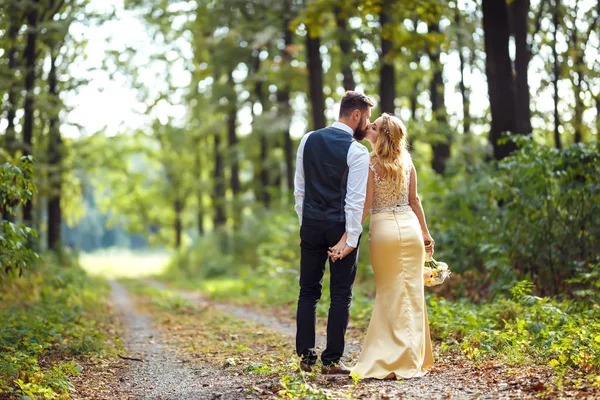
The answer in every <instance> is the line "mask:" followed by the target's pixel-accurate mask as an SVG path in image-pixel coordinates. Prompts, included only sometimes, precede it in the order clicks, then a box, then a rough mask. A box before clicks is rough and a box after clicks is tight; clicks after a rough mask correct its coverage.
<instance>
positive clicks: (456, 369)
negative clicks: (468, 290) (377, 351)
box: [144, 279, 538, 400]
mask: <svg viewBox="0 0 600 400" xmlns="http://www.w3.org/2000/svg"><path fill="white" fill-rule="evenodd" d="M144 283H146V284H148V285H150V286H152V287H154V288H158V289H163V290H170V291H171V292H173V293H175V294H177V295H178V296H181V297H183V298H185V299H186V300H188V301H190V302H191V303H193V304H200V305H208V304H210V305H211V306H213V307H216V308H217V309H219V310H221V311H223V312H225V313H229V314H232V315H235V316H237V317H239V318H244V319H246V320H250V321H252V322H255V323H258V324H261V325H264V326H267V327H269V328H271V329H273V330H276V331H279V332H280V333H282V334H285V335H294V334H295V332H296V330H295V327H294V326H292V325H290V324H289V323H286V322H284V321H281V320H279V319H277V318H276V317H274V316H272V315H267V314H264V313H261V312H258V311H256V310H254V309H252V308H250V307H243V306H236V305H232V304H226V303H218V302H213V301H207V300H206V298H204V297H203V296H201V295H198V294H196V293H193V292H189V291H185V290H180V289H175V288H170V287H168V286H167V285H165V284H164V283H161V282H157V281H154V280H151V279H146V280H144ZM324 344H325V337H323V336H322V335H318V336H317V345H318V346H321V347H322V346H323V345H324ZM346 347H347V348H346V353H345V355H344V356H345V357H344V358H345V359H350V360H353V359H355V358H356V355H357V354H358V353H359V352H360V349H361V343H357V342H351V343H349V344H348V345H347V346H346ZM363 382H364V383H365V384H366V385H365V389H366V390H365V391H364V392H362V390H359V391H358V393H356V395H357V396H356V398H364V399H368V398H379V399H388V398H401V399H449V398H452V399H461V400H462V399H486V400H487V399H494V400H495V399H533V398H538V397H537V393H529V392H525V391H523V390H522V388H521V387H520V386H521V385H518V384H516V383H515V382H514V381H510V380H508V379H507V377H506V375H505V374H504V371H503V368H502V367H499V368H497V369H496V370H495V371H483V370H480V369H478V368H475V367H473V366H471V365H468V364H467V363H466V360H465V359H464V358H460V357H457V356H452V355H451V356H444V358H443V359H441V360H436V365H435V366H434V368H433V369H432V371H431V372H430V373H429V374H427V375H425V376H424V377H421V378H415V379H407V380H400V381H395V380H387V381H381V380H365V381H363ZM340 383H341V382H340ZM361 392H362V393H361Z"/></svg>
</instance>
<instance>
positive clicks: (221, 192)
mask: <svg viewBox="0 0 600 400" xmlns="http://www.w3.org/2000/svg"><path fill="white" fill-rule="evenodd" d="M213 152H214V178H213V179H214V180H213V196H212V202H213V209H214V215H213V224H214V226H215V228H220V227H222V226H223V225H225V223H226V222H227V219H226V217H225V168H224V165H223V149H222V145H221V132H219V130H218V129H217V130H216V131H215V133H214V135H213Z"/></svg>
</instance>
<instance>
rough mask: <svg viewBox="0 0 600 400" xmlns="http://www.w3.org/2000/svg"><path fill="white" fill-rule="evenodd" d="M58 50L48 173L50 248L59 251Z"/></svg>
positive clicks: (53, 66) (52, 53)
mask: <svg viewBox="0 0 600 400" xmlns="http://www.w3.org/2000/svg"><path fill="white" fill-rule="evenodd" d="M56 69H57V66H56V50H55V49H51V50H50V72H49V74H48V92H49V95H50V101H51V104H52V115H51V117H50V122H49V124H48V135H49V138H48V162H49V164H50V171H49V174H48V181H49V189H50V191H49V194H48V248H49V249H51V250H55V251H58V250H59V249H60V245H61V228H62V208H61V195H62V172H63V171H62V160H63V151H64V146H63V140H62V136H61V134H60V126H59V120H58V112H59V99H58V95H59V93H58V81H57V73H56Z"/></svg>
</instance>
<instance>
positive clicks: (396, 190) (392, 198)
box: [369, 156, 413, 214]
mask: <svg viewBox="0 0 600 400" xmlns="http://www.w3.org/2000/svg"><path fill="white" fill-rule="evenodd" d="M375 164H377V158H376V157H374V156H371V161H370V163H369V168H370V169H371V171H373V178H374V181H373V205H372V207H371V212H372V213H373V214H375V213H378V212H384V211H398V212H402V211H412V208H411V207H410V205H409V203H408V189H409V186H410V170H411V168H413V164H412V161H410V159H408V158H407V160H406V162H405V163H404V165H405V168H404V171H403V172H404V173H405V174H406V180H405V185H404V187H400V182H399V179H398V178H383V177H381V176H380V175H379V174H378V173H377V171H376V170H375Z"/></svg>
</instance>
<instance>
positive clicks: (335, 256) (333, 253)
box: [327, 233, 354, 262]
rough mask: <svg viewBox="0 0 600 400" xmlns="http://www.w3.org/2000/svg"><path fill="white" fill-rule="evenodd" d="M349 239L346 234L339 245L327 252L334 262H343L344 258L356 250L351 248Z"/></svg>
mask: <svg viewBox="0 0 600 400" xmlns="http://www.w3.org/2000/svg"><path fill="white" fill-rule="evenodd" d="M347 237H348V234H346V233H344V235H343V236H342V237H341V239H340V241H339V242H337V244H336V245H335V246H333V247H330V248H329V251H328V252H327V254H328V255H329V257H330V258H331V261H332V262H336V261H337V260H341V259H342V258H344V257H346V256H347V255H348V254H350V253H352V250H354V247H350V246H348V244H347V243H346V238H347Z"/></svg>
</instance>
